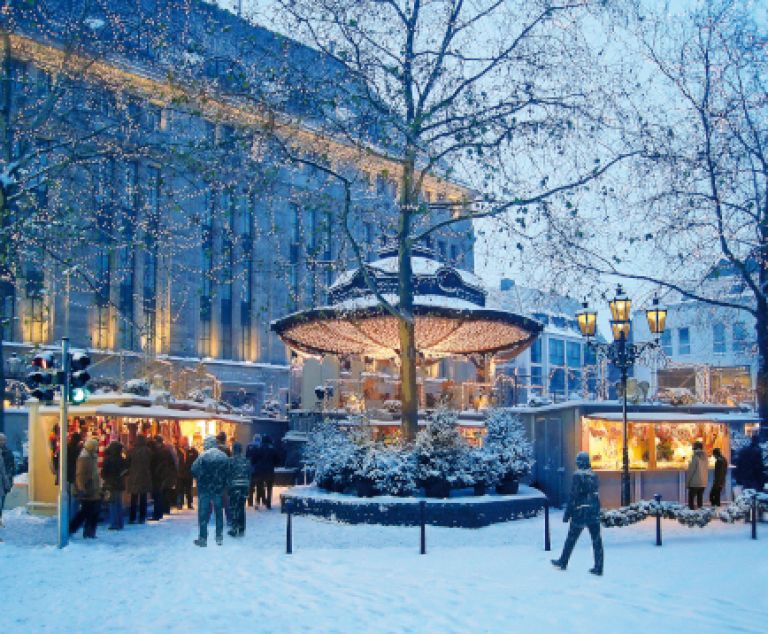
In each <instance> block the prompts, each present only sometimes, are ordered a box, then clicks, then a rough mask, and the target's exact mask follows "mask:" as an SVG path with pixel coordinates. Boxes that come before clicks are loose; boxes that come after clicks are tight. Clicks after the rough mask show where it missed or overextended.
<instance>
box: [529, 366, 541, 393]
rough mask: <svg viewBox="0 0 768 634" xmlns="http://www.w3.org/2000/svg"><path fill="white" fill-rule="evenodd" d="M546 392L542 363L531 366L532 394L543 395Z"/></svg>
mask: <svg viewBox="0 0 768 634" xmlns="http://www.w3.org/2000/svg"><path fill="white" fill-rule="evenodd" d="M543 392H544V381H543V380H542V372H541V366H540V365H532V366H531V394H538V395H541V394H542V393H543Z"/></svg>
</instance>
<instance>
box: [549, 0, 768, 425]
mask: <svg viewBox="0 0 768 634" xmlns="http://www.w3.org/2000/svg"><path fill="white" fill-rule="evenodd" d="M766 18H767V16H766V14H765V11H764V10H763V11H762V12H761V10H760V9H758V7H757V6H756V5H751V4H745V3H741V2H735V1H732V0H702V1H701V2H697V3H696V4H695V6H694V7H693V9H692V10H688V11H685V12H683V13H674V12H673V11H672V10H671V9H670V7H669V6H666V7H654V8H653V10H651V11H648V12H643V11H641V10H640V9H637V10H636V11H635V13H634V14H633V16H632V18H631V20H630V22H629V23H628V25H629V27H630V28H629V29H628V31H629V33H630V34H631V35H630V38H634V39H629V40H626V43H627V47H628V50H631V48H630V46H631V44H630V43H631V42H632V41H634V42H635V43H636V44H638V47H637V54H638V59H641V60H643V61H645V62H648V63H649V64H648V65H647V66H646V67H645V68H646V69H650V70H646V71H645V72H644V71H642V70H638V69H640V68H641V65H640V64H637V65H636V70H635V73H634V75H633V77H631V78H630V79H631V81H632V82H633V84H634V86H633V87H634V89H635V90H634V93H635V96H634V103H632V101H630V102H629V103H630V105H629V107H628V109H627V113H628V117H629V115H631V116H632V121H631V122H629V121H628V123H627V126H626V129H627V130H633V131H634V134H635V135H636V137H635V138H636V141H637V144H638V146H640V147H642V148H643V150H644V151H643V154H642V157H641V159H640V160H638V161H637V162H635V163H633V164H632V169H631V171H628V172H626V173H624V174H623V177H624V181H623V182H621V183H619V182H617V183H615V184H614V186H615V190H614V192H613V193H614V194H616V195H617V196H614V197H613V199H612V200H606V205H607V206H606V207H599V206H595V205H589V204H587V205H585V206H584V207H585V209H583V210H582V211H580V212H579V213H577V214H573V215H571V214H565V213H558V212H562V211H565V210H563V209H560V210H553V213H551V214H550V215H549V217H548V221H549V225H548V232H549V233H548V236H549V237H550V238H551V239H552V243H555V244H557V245H558V248H557V249H553V248H551V245H550V248H547V249H545V251H544V252H545V253H546V255H547V256H549V257H550V258H552V260H553V263H554V266H555V267H556V268H558V269H566V270H571V271H575V270H578V271H582V272H583V271H588V272H590V273H592V274H594V275H605V274H611V275H617V276H621V277H624V278H629V279H635V280H641V281H645V282H650V283H652V284H654V285H659V286H661V287H664V288H666V289H669V290H670V291H676V292H679V293H680V294H681V295H682V296H684V297H687V298H690V299H693V300H697V301H700V302H704V303H705V304H709V305H711V306H719V307H723V308H730V309H734V310H736V311H743V312H744V313H746V314H749V315H751V316H752V317H754V319H755V322H756V335H757V350H758V355H759V361H758V373H757V400H758V407H759V414H760V419H761V421H762V422H761V435H762V436H763V438H765V437H766V435H768V100H766V81H767V79H766V78H767V77H768V38H767V37H766V28H765V25H766ZM633 105H634V111H632V106H633ZM614 204H619V205H620V207H619V208H620V210H621V212H620V213H621V221H618V218H616V216H615V215H614V214H615V213H617V208H615V207H614V208H613V209H611V207H610V205H614ZM609 218H611V221H609V222H602V220H603V219H606V220H607V219H609ZM726 273H728V279H730V280H732V283H731V284H728V285H725V284H717V283H716V280H717V278H718V277H723V279H725V277H726ZM734 276H735V277H734ZM734 282H735V283H736V284H737V285H738V284H739V283H740V284H741V287H742V288H743V291H740V292H738V293H735V294H734V293H733V292H732V291H731V287H732V286H733V283H734Z"/></svg>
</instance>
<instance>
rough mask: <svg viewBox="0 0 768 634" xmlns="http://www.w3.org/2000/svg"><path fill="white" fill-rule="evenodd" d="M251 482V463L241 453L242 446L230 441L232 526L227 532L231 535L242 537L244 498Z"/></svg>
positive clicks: (230, 515) (243, 531) (230, 511)
mask: <svg viewBox="0 0 768 634" xmlns="http://www.w3.org/2000/svg"><path fill="white" fill-rule="evenodd" d="M250 482H251V463H250V461H249V460H248V458H246V457H245V456H244V455H243V446H242V445H241V444H240V443H239V442H234V443H232V457H231V458H230V459H229V482H228V485H227V491H228V492H229V517H230V518H231V520H232V528H231V529H230V530H229V532H228V534H229V535H230V536H231V537H238V536H239V537H242V536H243V535H244V534H245V498H246V496H247V495H248V486H249V484H250Z"/></svg>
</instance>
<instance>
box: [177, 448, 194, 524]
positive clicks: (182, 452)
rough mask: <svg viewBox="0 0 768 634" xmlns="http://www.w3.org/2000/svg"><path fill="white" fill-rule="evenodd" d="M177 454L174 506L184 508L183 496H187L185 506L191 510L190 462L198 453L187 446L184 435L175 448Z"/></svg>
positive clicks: (192, 461) (191, 462)
mask: <svg viewBox="0 0 768 634" xmlns="http://www.w3.org/2000/svg"><path fill="white" fill-rule="evenodd" d="M176 452H177V454H178V456H179V476H178V478H177V480H176V489H177V491H178V495H177V499H176V507H177V508H178V509H179V510H181V509H183V508H184V498H185V497H186V498H187V508H188V509H190V510H192V509H193V508H194V507H193V506H192V464H193V463H194V462H195V460H197V457H198V455H199V453H198V451H197V449H195V448H194V447H190V446H189V441H188V440H187V437H186V436H182V437H181V441H180V442H179V446H178V448H177V449H176Z"/></svg>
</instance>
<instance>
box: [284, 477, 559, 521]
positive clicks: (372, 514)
mask: <svg viewBox="0 0 768 634" xmlns="http://www.w3.org/2000/svg"><path fill="white" fill-rule="evenodd" d="M456 493H457V495H456V496H455V497H452V498H448V499H433V498H427V499H424V498H423V497H422V498H418V497H409V498H399V497H395V496H391V495H377V496H374V497H372V498H361V497H356V496H354V495H340V494H338V493H328V492H327V491H323V490H321V489H318V488H317V487H315V486H312V485H308V486H297V487H293V488H292V489H289V490H288V491H286V492H285V493H283V494H282V495H281V496H280V499H281V502H282V507H281V508H282V512H283V513H294V514H296V515H309V516H314V517H320V518H323V519H326V520H331V521H334V522H341V523H344V524H380V525H383V526H418V525H419V523H420V517H421V514H420V505H421V504H426V523H427V524H429V525H431V526H449V527H455V528H480V527H482V526H490V525H491V524H496V523H499V522H509V521H512V520H518V519H524V518H527V517H535V516H536V515H538V514H539V513H541V511H542V510H543V509H544V507H545V506H546V504H547V497H546V496H545V495H544V494H543V493H542V492H541V491H539V490H538V489H533V488H531V487H529V486H526V485H524V484H522V485H520V491H519V492H518V494H517V495H497V494H495V493H488V494H486V495H483V496H479V497H476V496H472V495H462V494H461V493H460V492H456Z"/></svg>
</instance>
